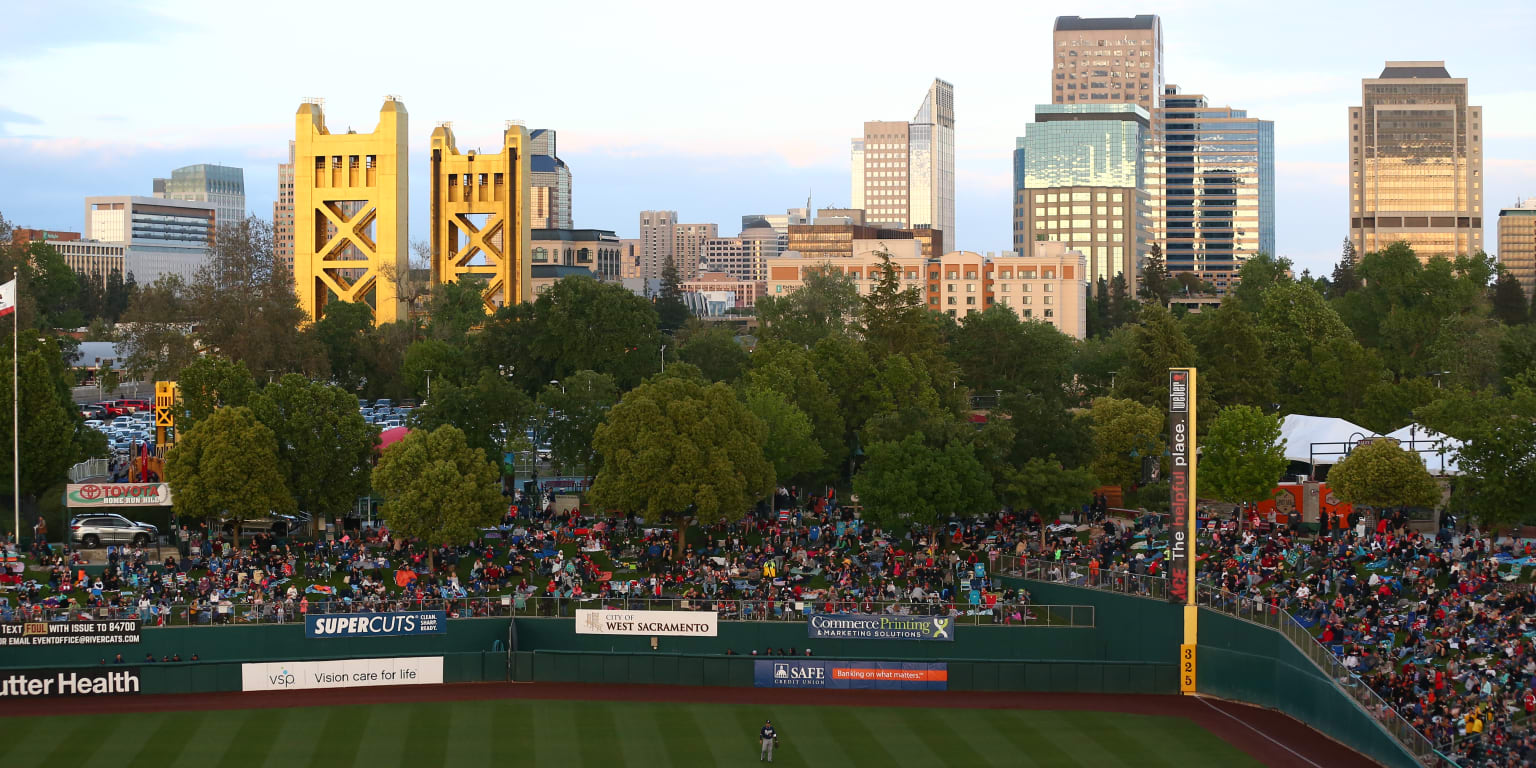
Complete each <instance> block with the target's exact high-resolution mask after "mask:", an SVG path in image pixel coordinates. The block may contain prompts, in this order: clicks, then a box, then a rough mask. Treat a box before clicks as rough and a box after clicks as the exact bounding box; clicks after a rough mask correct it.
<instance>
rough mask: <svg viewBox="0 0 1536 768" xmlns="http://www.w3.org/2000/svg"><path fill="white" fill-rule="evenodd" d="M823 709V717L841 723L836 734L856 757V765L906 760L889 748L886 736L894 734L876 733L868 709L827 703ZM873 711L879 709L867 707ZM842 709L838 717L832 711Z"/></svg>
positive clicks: (833, 734)
mask: <svg viewBox="0 0 1536 768" xmlns="http://www.w3.org/2000/svg"><path fill="white" fill-rule="evenodd" d="M818 709H820V710H821V711H820V713H819V714H818V716H819V717H824V718H826V719H827V720H830V721H834V722H836V723H837V727H836V728H834V729H833V731H832V736H833V738H835V739H837V740H838V741H839V742H841V743H842V744H843V747H844V750H845V751H847V752H848V753H849V755H850V756H851V757H852V758H853V764H854V765H892V764H898V765H899V764H901V763H903V762H906V760H905V759H904V758H903V757H898V756H897V755H896V754H893V753H892V752H891V750H889V749H886V743H887V740H886V738H885V737H888V736H890V734H888V733H887V734H876V733H875V732H874V731H872V730H870V727H869V725H868V724H867V723H866V722H865V720H864V713H865V712H866V710H862V709H855V708H853V707H837V708H832V707H826V708H818ZM867 711H868V712H870V713H875V712H878V711H879V710H873V709H872V710H867ZM834 712H836V713H838V714H840V715H842V717H836V718H834V717H833V716H832V713H834Z"/></svg>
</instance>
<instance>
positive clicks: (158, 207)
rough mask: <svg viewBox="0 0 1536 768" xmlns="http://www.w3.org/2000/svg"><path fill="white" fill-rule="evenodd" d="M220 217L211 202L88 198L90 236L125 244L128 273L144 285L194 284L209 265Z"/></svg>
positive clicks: (87, 228) (125, 262)
mask: <svg viewBox="0 0 1536 768" xmlns="http://www.w3.org/2000/svg"><path fill="white" fill-rule="evenodd" d="M216 222H217V214H216V213H215V212H214V209H213V206H212V205H210V204H208V203H195V202H191V201H187V200H175V199H170V198H153V197H135V196H128V195H123V196H117V197H87V198H86V199H85V235H86V237H88V238H90V239H91V240H96V241H98V242H102V243H117V244H121V245H123V246H125V247H126V248H125V250H124V252H123V270H124V273H125V274H129V275H133V277H134V280H136V281H137V282H138V283H140V284H146V283H152V282H154V281H156V280H158V279H160V277H161V276H163V275H169V274H176V275H180V276H181V277H182V279H184V280H189V281H190V280H191V279H192V278H194V277H195V276H196V275H197V271H198V270H199V269H201V268H202V267H203V265H205V264H207V263H208V254H209V253H210V249H211V248H212V246H213V232H214V226H215V223H216Z"/></svg>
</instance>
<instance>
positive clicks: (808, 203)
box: [805, 187, 811, 216]
mask: <svg viewBox="0 0 1536 768" xmlns="http://www.w3.org/2000/svg"><path fill="white" fill-rule="evenodd" d="M805 215H806V216H810V215H811V188H810V187H806V188H805Z"/></svg>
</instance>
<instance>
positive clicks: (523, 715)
mask: <svg viewBox="0 0 1536 768" xmlns="http://www.w3.org/2000/svg"><path fill="white" fill-rule="evenodd" d="M483 704H485V705H486V706H487V707H488V709H487V711H488V712H489V713H490V718H491V725H490V731H489V733H488V735H487V738H489V739H490V740H491V759H490V762H489V764H490V765H494V766H522V765H534V764H535V763H534V756H535V755H537V754H538V750H539V731H541V730H543V729H542V728H540V727H539V724H540V720H541V718H540V717H539V716H538V715H539V713H537V712H534V711H533V708H532V707H530V706H529V705H528V702H526V701H519V700H517V699H502V700H501V701H495V702H490V701H488V702H483Z"/></svg>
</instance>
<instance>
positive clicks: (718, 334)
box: [678, 326, 752, 384]
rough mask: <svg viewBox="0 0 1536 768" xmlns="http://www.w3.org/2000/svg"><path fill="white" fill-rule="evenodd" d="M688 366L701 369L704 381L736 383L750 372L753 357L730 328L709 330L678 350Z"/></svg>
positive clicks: (689, 340)
mask: <svg viewBox="0 0 1536 768" xmlns="http://www.w3.org/2000/svg"><path fill="white" fill-rule="evenodd" d="M678 357H679V358H681V359H682V361H683V362H685V363H691V364H693V365H696V366H698V368H699V370H700V371H701V372H703V374H704V378H706V379H709V380H710V381H723V382H725V383H727V384H731V383H734V382H735V381H736V380H737V379H739V378H741V376H742V374H743V373H745V372H746V370H747V366H749V365H751V363H752V358H751V357H750V356H749V355H747V351H746V350H745V349H743V348H742V346H741V344H740V343H739V342H737V341H736V334H735V332H734V331H732V330H731V329H729V328H724V327H720V326H716V327H714V328H706V329H704V330H702V331H699V332H698V333H695V334H693V335H692V336H689V337H688V340H687V341H685V342H683V343H682V349H681V350H679V351H678Z"/></svg>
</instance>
